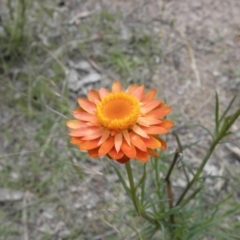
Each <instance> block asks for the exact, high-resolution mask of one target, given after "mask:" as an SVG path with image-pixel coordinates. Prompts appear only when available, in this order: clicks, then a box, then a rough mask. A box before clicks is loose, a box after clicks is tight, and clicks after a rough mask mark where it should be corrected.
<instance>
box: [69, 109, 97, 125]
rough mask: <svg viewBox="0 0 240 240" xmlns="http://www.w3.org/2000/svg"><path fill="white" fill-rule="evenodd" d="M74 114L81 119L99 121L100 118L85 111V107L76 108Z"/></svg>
mask: <svg viewBox="0 0 240 240" xmlns="http://www.w3.org/2000/svg"><path fill="white" fill-rule="evenodd" d="M72 114H73V116H74V117H75V118H77V119H79V120H82V121H87V122H98V118H97V116H96V115H93V114H90V113H87V112H85V111H84V110H83V109H80V108H78V109H76V110H74V111H73V113H72Z"/></svg>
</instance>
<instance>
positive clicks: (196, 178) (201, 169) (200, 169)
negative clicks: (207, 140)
mask: <svg viewBox="0 0 240 240" xmlns="http://www.w3.org/2000/svg"><path fill="white" fill-rule="evenodd" d="M217 144H218V142H216V141H215V142H213V144H212V146H211V147H210V149H209V151H208V153H207V154H206V156H205V158H204V160H203V162H202V164H201V166H200V167H199V169H198V171H197V173H196V174H195V175H194V177H193V179H192V180H191V181H190V182H189V183H188V185H187V187H186V188H185V190H184V191H183V193H182V195H181V196H180V198H179V199H178V201H177V203H176V206H178V205H179V204H180V203H181V201H182V200H183V198H184V197H185V195H186V194H187V192H188V191H189V189H190V188H191V187H192V185H193V184H194V183H195V182H196V181H197V180H198V179H199V177H200V175H201V173H202V171H203V168H204V166H205V165H206V163H207V161H208V159H209V157H210V156H211V154H212V152H213V151H214V149H215V147H216V145H217Z"/></svg>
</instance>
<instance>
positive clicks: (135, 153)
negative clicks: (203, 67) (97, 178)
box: [66, 81, 174, 163]
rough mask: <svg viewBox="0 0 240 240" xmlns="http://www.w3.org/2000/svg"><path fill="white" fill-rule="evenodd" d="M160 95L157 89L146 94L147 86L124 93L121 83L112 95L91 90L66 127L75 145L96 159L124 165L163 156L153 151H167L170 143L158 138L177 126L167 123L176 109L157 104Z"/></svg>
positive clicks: (108, 92)
mask: <svg viewBox="0 0 240 240" xmlns="http://www.w3.org/2000/svg"><path fill="white" fill-rule="evenodd" d="M156 93H157V91H156V90H155V89H152V90H150V91H149V92H147V93H144V86H143V85H142V86H138V85H136V84H133V85H131V86H129V87H128V88H127V89H126V90H125V91H124V89H123V88H122V85H121V83H119V82H117V81H115V82H114V83H113V85H112V89H111V91H108V90H107V89H105V88H101V89H100V90H99V91H96V90H90V91H89V92H88V99H84V98H79V99H78V103H79V105H80V107H79V108H77V109H75V110H74V111H73V116H74V117H75V118H76V120H70V121H68V122H67V123H66V124H67V126H68V127H69V128H71V129H72V130H71V131H70V132H69V135H70V136H71V137H72V138H71V143H72V144H75V145H78V146H79V149H80V150H86V151H88V154H89V155H90V156H91V157H93V158H98V157H101V156H104V155H108V156H109V157H110V158H111V159H114V160H116V161H118V162H120V163H126V162H128V161H129V160H130V158H135V159H137V160H139V161H141V162H147V161H148V158H149V155H151V156H159V155H158V153H157V152H156V151H155V150H153V149H166V143H165V141H164V140H163V139H161V138H160V137H159V136H158V135H159V134H165V133H167V132H168V131H169V128H171V127H172V126H173V125H174V123H173V122H172V121H171V120H168V119H163V117H165V116H166V115H167V114H168V113H170V112H171V111H172V109H171V108H170V107H169V106H168V105H167V104H165V103H162V102H161V100H155V96H156Z"/></svg>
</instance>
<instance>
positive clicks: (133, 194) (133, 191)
mask: <svg viewBox="0 0 240 240" xmlns="http://www.w3.org/2000/svg"><path fill="white" fill-rule="evenodd" d="M125 167H126V171H127V175H128V181H129V185H130V193H131V199H132V202H133V205H134V208H135V210H136V211H137V213H138V214H139V215H141V216H142V217H143V218H145V219H146V220H148V221H149V222H150V223H152V224H155V225H158V222H157V220H155V219H154V218H152V217H150V216H148V215H147V214H146V212H144V211H143V210H141V209H140V207H139V201H138V198H137V196H136V190H137V189H136V187H135V185H134V180H133V174H132V167H131V163H130V161H128V162H127V163H126V164H125Z"/></svg>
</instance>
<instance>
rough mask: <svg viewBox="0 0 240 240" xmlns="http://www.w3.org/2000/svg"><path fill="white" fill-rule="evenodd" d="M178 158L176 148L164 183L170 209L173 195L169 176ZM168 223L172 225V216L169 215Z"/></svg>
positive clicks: (178, 152) (178, 151) (178, 154)
mask: <svg viewBox="0 0 240 240" xmlns="http://www.w3.org/2000/svg"><path fill="white" fill-rule="evenodd" d="M179 156H180V150H179V149H178V148H177V150H176V152H175V155H174V158H173V161H172V164H171V166H170V168H169V170H168V173H167V176H166V177H165V181H166V183H167V192H168V200H169V208H170V209H171V208H172V207H173V193H172V184H171V181H170V175H171V173H172V170H173V168H174V166H175V164H176V162H177V159H178V157H179ZM170 222H171V223H172V224H174V215H173V214H170Z"/></svg>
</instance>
